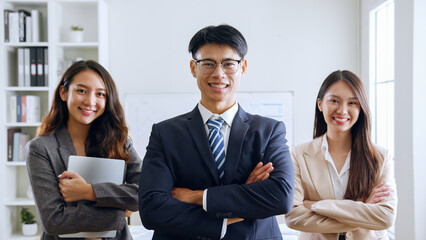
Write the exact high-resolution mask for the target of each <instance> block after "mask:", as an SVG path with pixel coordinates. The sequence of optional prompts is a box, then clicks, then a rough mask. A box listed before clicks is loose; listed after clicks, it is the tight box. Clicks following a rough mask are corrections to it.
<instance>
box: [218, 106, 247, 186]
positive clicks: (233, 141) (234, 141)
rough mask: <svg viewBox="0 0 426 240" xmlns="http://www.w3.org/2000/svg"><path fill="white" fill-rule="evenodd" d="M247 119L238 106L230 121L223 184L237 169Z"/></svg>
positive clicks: (227, 182)
mask: <svg viewBox="0 0 426 240" xmlns="http://www.w3.org/2000/svg"><path fill="white" fill-rule="evenodd" d="M247 120H248V117H247V114H246V112H245V111H244V110H243V109H242V108H241V106H238V112H237V114H236V115H235V117H234V120H233V121H232V127H231V133H230V135H229V141H228V148H227V151H226V153H227V154H226V158H225V170H224V171H225V174H224V177H223V183H224V184H231V183H232V180H233V178H234V176H235V171H236V170H237V166H238V162H239V160H240V156H241V151H242V147H243V140H244V137H245V136H246V133H247V131H248V129H249V128H250V126H249V125H248V124H247V123H246V121H247Z"/></svg>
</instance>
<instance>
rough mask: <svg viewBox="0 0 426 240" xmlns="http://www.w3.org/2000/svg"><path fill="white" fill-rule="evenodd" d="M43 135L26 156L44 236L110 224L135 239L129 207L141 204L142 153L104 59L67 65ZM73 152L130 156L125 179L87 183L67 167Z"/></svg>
mask: <svg viewBox="0 0 426 240" xmlns="http://www.w3.org/2000/svg"><path fill="white" fill-rule="evenodd" d="M37 136H38V137H36V138H35V139H33V140H32V141H30V142H29V143H28V144H27V148H26V160H27V168H28V173H29V176H30V182H31V186H32V189H33V191H34V197H35V203H36V209H37V213H38V217H39V220H40V223H41V226H42V228H43V232H42V236H41V239H59V236H58V235H61V234H70V233H77V232H100V231H108V230H117V234H116V236H115V237H114V238H113V239H132V237H131V235H130V232H129V229H128V227H127V224H126V220H125V212H126V211H129V210H130V211H137V210H138V183H139V175H140V170H141V159H140V158H139V156H138V154H137V153H136V151H135V149H134V148H133V146H132V143H131V141H130V140H129V139H128V128H127V126H126V122H125V118H124V111H123V108H122V106H121V104H120V101H119V99H118V93H117V90H116V86H115V84H114V81H113V79H112V78H111V76H110V75H109V73H108V72H107V71H106V70H105V69H104V68H103V67H102V66H101V65H100V64H98V63H97V62H95V61H79V62H76V63H74V64H73V65H72V66H71V67H70V68H68V69H67V71H66V72H65V73H64V75H63V76H62V78H61V80H60V82H59V84H58V86H57V88H56V90H55V94H54V96H53V101H52V106H51V109H50V111H49V113H48V114H47V116H46V117H45V118H44V119H43V122H42V125H41V126H40V127H39V129H38V130H37ZM70 155H78V156H92V157H104V158H114V159H124V161H125V162H126V172H125V183H124V184H121V185H117V184H113V183H100V184H88V183H86V181H85V180H84V179H83V178H82V177H81V176H79V175H78V174H77V173H74V172H68V171H66V170H67V167H68V158H69V156H70ZM106 174H107V173H106Z"/></svg>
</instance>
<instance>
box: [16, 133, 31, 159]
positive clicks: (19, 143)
mask: <svg viewBox="0 0 426 240" xmlns="http://www.w3.org/2000/svg"><path fill="white" fill-rule="evenodd" d="M29 141H30V135H29V134H27V133H22V132H15V133H13V147H12V148H13V150H12V151H13V155H12V161H13V162H23V161H25V145H26V144H27V142H29Z"/></svg>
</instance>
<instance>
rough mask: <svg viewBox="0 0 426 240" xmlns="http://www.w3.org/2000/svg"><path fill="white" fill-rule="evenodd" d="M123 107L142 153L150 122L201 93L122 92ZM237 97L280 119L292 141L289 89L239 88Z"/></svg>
mask: <svg viewBox="0 0 426 240" xmlns="http://www.w3.org/2000/svg"><path fill="white" fill-rule="evenodd" d="M124 101H125V105H124V111H125V114H126V120H127V124H128V126H129V135H130V137H131V138H132V139H133V144H134V147H135V149H136V151H137V152H138V154H139V156H140V157H144V156H145V152H146V146H147V145H148V141H149V136H150V134H151V130H152V125H153V124H154V123H158V122H161V121H163V120H166V119H169V118H172V117H175V116H178V115H181V114H184V113H187V112H190V111H192V110H193V109H194V107H195V106H196V105H197V104H198V102H199V101H200V93H131V94H125V100H124ZM237 101H238V103H239V104H240V105H241V107H242V108H243V109H244V110H245V111H246V112H248V113H251V114H258V115H262V116H265V117H269V118H273V119H276V120H278V121H283V122H284V123H285V125H286V129H287V135H286V139H287V140H288V143H287V144H288V145H289V146H292V145H293V93H292V92H239V93H237Z"/></svg>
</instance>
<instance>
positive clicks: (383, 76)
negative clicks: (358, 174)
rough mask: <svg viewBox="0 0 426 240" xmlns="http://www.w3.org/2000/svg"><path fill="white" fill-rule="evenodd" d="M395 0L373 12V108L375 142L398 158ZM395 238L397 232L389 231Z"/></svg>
mask: <svg viewBox="0 0 426 240" xmlns="http://www.w3.org/2000/svg"><path fill="white" fill-rule="evenodd" d="M394 6H395V4H394V1H393V0H388V1H385V2H383V3H382V4H381V5H379V6H378V7H377V8H375V9H373V10H372V11H371V12H370V73H369V74H370V106H371V113H372V138H373V141H374V142H375V143H376V144H378V145H381V146H383V147H385V148H387V149H388V150H389V152H390V153H391V154H392V156H393V155H394V96H395V95H394V80H395V75H394V72H395V71H394V59H395V57H394V56H395V51H394V39H395V37H394V29H395V28H394V15H395V14H394ZM388 234H389V237H390V239H395V229H394V227H391V228H390V229H389V230H388Z"/></svg>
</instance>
